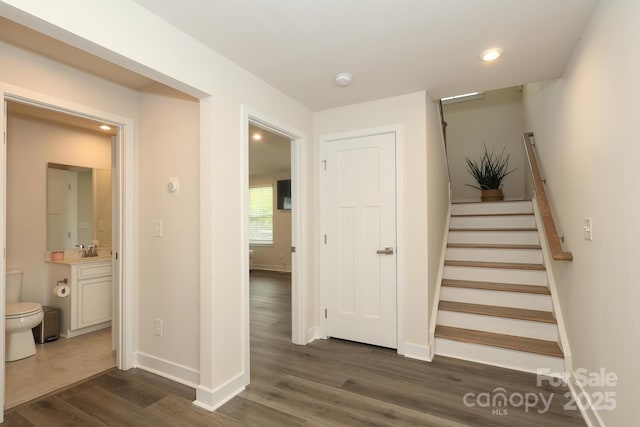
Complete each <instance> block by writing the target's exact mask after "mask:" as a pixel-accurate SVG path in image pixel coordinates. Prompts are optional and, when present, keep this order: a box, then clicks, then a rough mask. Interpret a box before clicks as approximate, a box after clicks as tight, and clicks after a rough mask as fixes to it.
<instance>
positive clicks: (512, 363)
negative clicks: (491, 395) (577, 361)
mask: <svg viewBox="0 0 640 427" xmlns="http://www.w3.org/2000/svg"><path fill="white" fill-rule="evenodd" d="M435 353H436V354H438V355H441V356H448V357H455V358H457V359H463V360H470V361H473V362H479V363H484V364H487V365H493V366H500V367H503V368H509V369H517V370H520V371H525V372H531V373H534V374H535V373H537V370H538V369H549V370H550V371H551V372H564V359H561V358H557V357H550V356H543V355H539V354H534V353H526V352H523V351H516V350H508V349H504V348H498V347H491V346H485V345H480V344H469V343H464V342H460V341H453V340H448V339H444V338H436V340H435ZM487 391H490V390H487Z"/></svg>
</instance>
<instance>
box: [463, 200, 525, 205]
mask: <svg viewBox="0 0 640 427" xmlns="http://www.w3.org/2000/svg"><path fill="white" fill-rule="evenodd" d="M531 200H532V199H522V200H492V201H490V202H484V201H482V200H478V201H473V202H451V204H452V205H476V204H483V205H486V204H489V203H522V202H530V201H531Z"/></svg>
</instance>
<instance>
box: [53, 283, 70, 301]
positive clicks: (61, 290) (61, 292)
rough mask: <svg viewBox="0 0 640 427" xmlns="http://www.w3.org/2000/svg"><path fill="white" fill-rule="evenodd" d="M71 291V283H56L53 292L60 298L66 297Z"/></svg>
mask: <svg viewBox="0 0 640 427" xmlns="http://www.w3.org/2000/svg"><path fill="white" fill-rule="evenodd" d="M70 292H71V288H70V287H69V285H56V286H54V287H53V293H54V294H56V295H57V296H59V297H60V298H65V297H67V296H69V293H70Z"/></svg>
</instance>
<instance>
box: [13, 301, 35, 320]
mask: <svg viewBox="0 0 640 427" xmlns="http://www.w3.org/2000/svg"><path fill="white" fill-rule="evenodd" d="M40 311H42V305H40V304H38V303H37V302H17V303H14V304H7V305H6V314H5V318H7V319H19V318H20V317H26V316H31V315H34V314H38V313H39V312H40Z"/></svg>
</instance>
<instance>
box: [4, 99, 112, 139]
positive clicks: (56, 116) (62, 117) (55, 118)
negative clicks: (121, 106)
mask: <svg viewBox="0 0 640 427" xmlns="http://www.w3.org/2000/svg"><path fill="white" fill-rule="evenodd" d="M7 113H8V114H9V115H13V116H23V117H29V118H31V119H36V120H38V121H47V122H52V123H57V124H62V125H65V126H72V127H75V128H80V129H84V130H87V131H90V132H95V133H101V134H107V135H116V134H117V132H118V127H116V126H111V129H109V130H103V129H100V126H101V125H103V124H105V123H103V122H99V121H96V120H92V119H89V118H87V117H82V116H77V115H74V114H68V113H64V112H62V111H57V110H52V109H49V108H43V107H38V106H35V105H31V104H26V103H22V102H15V101H8V102H7Z"/></svg>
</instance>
